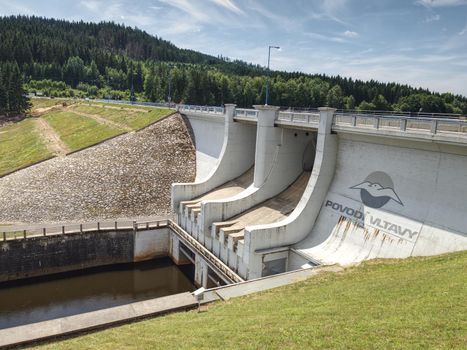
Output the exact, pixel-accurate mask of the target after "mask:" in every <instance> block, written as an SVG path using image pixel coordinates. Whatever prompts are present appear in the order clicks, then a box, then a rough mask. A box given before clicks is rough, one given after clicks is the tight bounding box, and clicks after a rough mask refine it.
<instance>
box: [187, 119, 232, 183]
mask: <svg viewBox="0 0 467 350" xmlns="http://www.w3.org/2000/svg"><path fill="white" fill-rule="evenodd" d="M181 113H183V112H181ZM183 115H184V116H186V117H187V119H188V122H189V126H190V127H191V131H192V136H193V138H194V140H193V141H194V143H195V147H196V181H202V180H204V179H205V178H206V177H207V176H208V175H209V174H210V172H211V171H212V169H214V168H215V166H216V164H217V162H218V159H219V157H220V155H221V151H222V145H223V144H224V139H225V138H224V118H223V116H222V115H218V114H211V113H195V114H183Z"/></svg>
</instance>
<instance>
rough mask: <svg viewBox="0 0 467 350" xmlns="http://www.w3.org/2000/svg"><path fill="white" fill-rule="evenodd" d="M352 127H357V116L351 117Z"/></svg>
mask: <svg viewBox="0 0 467 350" xmlns="http://www.w3.org/2000/svg"><path fill="white" fill-rule="evenodd" d="M352 126H353V127H355V126H357V116H356V115H353V116H352Z"/></svg>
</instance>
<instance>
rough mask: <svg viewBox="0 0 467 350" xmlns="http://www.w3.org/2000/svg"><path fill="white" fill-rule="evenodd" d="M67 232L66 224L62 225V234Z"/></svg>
mask: <svg viewBox="0 0 467 350" xmlns="http://www.w3.org/2000/svg"><path fill="white" fill-rule="evenodd" d="M64 234H65V226H62V235H64Z"/></svg>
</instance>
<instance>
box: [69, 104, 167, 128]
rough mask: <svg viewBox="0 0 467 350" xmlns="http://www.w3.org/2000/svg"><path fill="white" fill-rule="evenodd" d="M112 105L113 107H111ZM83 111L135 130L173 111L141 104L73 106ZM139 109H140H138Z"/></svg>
mask: <svg viewBox="0 0 467 350" xmlns="http://www.w3.org/2000/svg"><path fill="white" fill-rule="evenodd" d="M109 107H112V108H109ZM72 110H76V111H79V112H83V113H88V114H95V115H99V116H100V117H102V118H106V119H108V120H111V121H113V122H116V123H120V124H123V125H126V126H128V127H130V128H132V129H133V130H139V129H141V128H144V127H145V126H147V125H149V124H151V123H154V122H155V121H157V120H159V119H160V118H162V117H165V116H166V115H168V114H170V113H172V110H170V109H163V108H161V109H154V108H140V106H118V105H110V106H108V105H107V106H104V105H103V104H97V103H92V104H77V105H75V106H73V107H72ZM138 110H139V111H138Z"/></svg>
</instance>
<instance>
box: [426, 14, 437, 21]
mask: <svg viewBox="0 0 467 350" xmlns="http://www.w3.org/2000/svg"><path fill="white" fill-rule="evenodd" d="M440 19H441V16H440V15H438V14H431V15H430V16H427V17H426V18H425V22H426V23H430V22H435V21H439V20H440Z"/></svg>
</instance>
